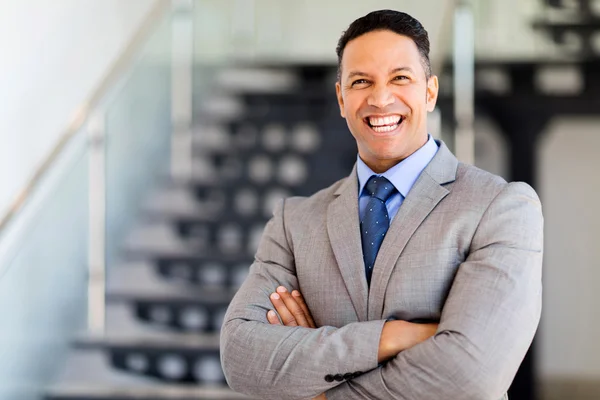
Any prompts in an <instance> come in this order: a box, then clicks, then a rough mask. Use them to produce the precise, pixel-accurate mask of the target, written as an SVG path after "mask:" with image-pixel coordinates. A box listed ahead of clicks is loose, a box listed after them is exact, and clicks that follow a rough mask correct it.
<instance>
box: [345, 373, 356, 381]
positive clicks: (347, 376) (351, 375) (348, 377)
mask: <svg viewBox="0 0 600 400" xmlns="http://www.w3.org/2000/svg"><path fill="white" fill-rule="evenodd" d="M352 378H354V374H351V373H347V374H344V380H346V381H348V380H350V379H352Z"/></svg>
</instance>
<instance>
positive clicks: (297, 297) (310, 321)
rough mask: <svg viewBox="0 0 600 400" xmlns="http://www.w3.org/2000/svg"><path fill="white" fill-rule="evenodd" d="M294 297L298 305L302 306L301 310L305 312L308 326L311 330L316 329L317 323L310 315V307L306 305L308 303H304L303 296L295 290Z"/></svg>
mask: <svg viewBox="0 0 600 400" xmlns="http://www.w3.org/2000/svg"><path fill="white" fill-rule="evenodd" d="M292 297H293V298H294V299H295V300H296V303H298V304H299V305H300V308H301V309H302V311H303V312H304V316H305V317H306V320H307V322H308V326H309V327H310V328H316V327H317V326H316V325H315V321H314V320H313V318H312V315H311V314H310V310H309V309H308V306H307V305H306V302H305V301H304V297H302V294H300V292H299V291H297V290H294V291H292Z"/></svg>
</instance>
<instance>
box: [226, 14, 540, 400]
mask: <svg viewBox="0 0 600 400" xmlns="http://www.w3.org/2000/svg"><path fill="white" fill-rule="evenodd" d="M337 53H338V60H339V77H338V82H337V83H336V89H337V98H338V101H339V106H340V111H341V115H342V117H343V118H345V119H346V121H347V124H348V128H349V130H350V132H351V133H352V135H353V136H354V138H355V139H356V143H357V146H358V154H359V157H358V159H357V163H356V166H355V168H354V170H353V171H352V173H351V174H350V176H348V177H347V178H345V179H342V180H341V181H339V182H337V183H335V184H334V185H332V186H331V187H329V188H327V189H324V190H322V191H320V192H318V193H316V194H314V195H313V196H311V197H309V198H290V199H287V200H285V201H283V202H282V203H281V204H279V205H278V206H277V207H276V209H275V211H274V216H273V218H272V219H271V220H270V221H269V223H268V224H267V226H266V228H265V232H264V234H263V238H262V241H261V243H260V245H259V249H258V251H257V254H256V259H255V262H254V263H253V265H252V266H251V268H250V274H249V276H248V278H247V280H246V281H245V283H244V284H243V285H242V287H241V288H240V290H239V292H238V293H237V294H236V296H235V298H234V299H233V301H232V303H231V305H230V307H229V309H228V312H227V314H226V316H225V322H224V325H223V329H222V333H221V346H222V347H221V349H222V354H221V358H222V365H223V369H224V372H225V375H226V377H227V381H228V382H229V384H230V386H231V387H232V388H233V389H234V390H237V391H240V392H244V393H246V394H249V395H252V396H256V397H259V398H263V399H300V398H313V397H318V398H320V399H406V400H409V399H411V400H414V399H419V400H426V399H436V400H439V399H445V400H447V399H450V400H468V399H473V400H482V399H492V400H497V399H500V398H506V391H507V389H508V387H509V386H510V384H511V382H512V380H513V378H514V376H515V374H516V371H517V369H518V366H519V365H520V363H521V361H522V360H523V357H524V356H525V353H526V351H527V349H528V347H529V346H530V344H531V341H532V339H533V336H534V333H535V330H536V328H537V325H538V322H539V318H540V311H541V266H542V242H543V239H542V225H543V219H542V213H541V206H540V202H539V199H538V197H537V196H536V194H535V192H534V191H533V189H531V188H530V187H529V186H528V185H526V184H524V183H510V184H508V183H506V182H505V181H504V180H503V179H501V178H499V177H497V176H493V175H491V174H489V173H486V172H484V171H481V170H479V169H477V168H475V167H473V166H470V165H465V164H462V163H459V162H458V161H457V160H456V158H455V157H454V156H453V155H452V154H451V153H450V151H449V150H448V148H447V147H446V146H445V145H444V143H443V142H441V141H434V140H433V139H432V138H431V137H430V136H428V134H427V126H426V118H427V112H428V111H432V110H433V109H434V107H435V103H436V100H437V95H438V80H437V77H435V76H433V75H432V74H431V70H430V64H429V40H428V36H427V32H426V31H425V30H424V29H423V27H422V26H421V24H420V23H419V22H418V21H416V20H415V19H414V18H412V17H410V16H409V15H407V14H404V13H400V12H395V11H390V10H382V11H376V12H373V13H370V14H368V15H366V16H365V17H362V18H360V19H358V20H356V21H354V22H353V23H352V24H351V25H350V27H349V28H348V30H347V31H346V32H344V34H343V36H342V37H341V39H340V41H339V45H338V49H337ZM390 221H391V222H390ZM277 314H278V315H277Z"/></svg>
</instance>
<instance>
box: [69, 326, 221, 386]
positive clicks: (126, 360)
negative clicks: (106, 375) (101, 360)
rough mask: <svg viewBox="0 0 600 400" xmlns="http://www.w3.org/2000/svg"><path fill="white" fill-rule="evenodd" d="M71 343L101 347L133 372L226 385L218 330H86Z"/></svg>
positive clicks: (116, 365) (113, 362) (112, 361)
mask: <svg viewBox="0 0 600 400" xmlns="http://www.w3.org/2000/svg"><path fill="white" fill-rule="evenodd" d="M74 347H75V348H76V349H83V350H86V349H87V350H89V349H103V350H104V351H106V352H107V353H108V356H109V358H110V364H111V365H112V366H113V367H114V368H116V369H119V370H122V371H124V372H128V373H130V374H133V375H137V376H142V377H150V378H153V379H155V380H157V381H164V382H171V383H173V382H179V383H197V384H212V385H221V386H225V385H226V382H225V376H224V375H223V371H222V369H221V363H220V357H219V336H218V334H213V335H199V334H183V333H177V334H175V333H159V332H153V333H147V334H143V335H136V336H121V335H114V334H113V335H90V334H87V335H84V336H80V337H79V338H78V339H77V340H76V341H75V343H74Z"/></svg>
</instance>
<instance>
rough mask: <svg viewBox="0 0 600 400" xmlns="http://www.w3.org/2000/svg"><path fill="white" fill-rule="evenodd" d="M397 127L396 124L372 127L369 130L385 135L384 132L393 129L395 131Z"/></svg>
mask: <svg viewBox="0 0 600 400" xmlns="http://www.w3.org/2000/svg"><path fill="white" fill-rule="evenodd" d="M397 127H398V124H396V125H386V126H374V127H372V128H371V129H373V130H374V131H375V132H377V133H385V132H391V131H393V130H394V129H396V128H397Z"/></svg>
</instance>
